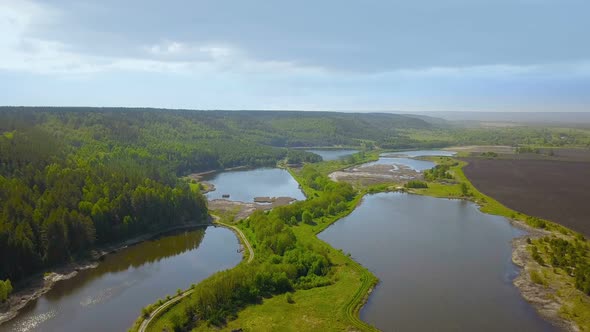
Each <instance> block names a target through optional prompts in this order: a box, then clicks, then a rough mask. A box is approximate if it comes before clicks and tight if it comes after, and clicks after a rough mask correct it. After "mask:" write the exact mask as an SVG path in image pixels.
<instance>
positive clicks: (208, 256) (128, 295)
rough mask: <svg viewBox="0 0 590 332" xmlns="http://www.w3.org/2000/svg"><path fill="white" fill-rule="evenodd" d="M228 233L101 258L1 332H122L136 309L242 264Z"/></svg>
mask: <svg viewBox="0 0 590 332" xmlns="http://www.w3.org/2000/svg"><path fill="white" fill-rule="evenodd" d="M238 248H239V246H238V241H237V238H236V237H235V235H234V234H233V233H232V232H231V231H230V230H227V229H224V228H216V227H208V228H207V229H198V230H193V231H187V232H181V233H177V234H172V235H168V236H164V237H161V238H158V239H154V240H151V241H146V242H143V243H140V244H138V245H135V246H132V247H129V248H126V249H124V250H121V251H120V252H117V253H114V254H111V255H108V256H106V258H105V259H104V261H103V262H101V263H100V264H99V265H98V267H97V268H95V269H89V270H84V271H81V272H80V273H79V274H78V275H77V276H75V277H74V278H72V279H68V280H64V281H60V282H58V283H56V285H55V287H54V288H53V289H51V290H50V291H49V292H48V293H46V294H45V295H44V296H42V297H41V298H39V299H38V300H37V301H34V302H32V303H30V304H29V305H27V306H26V307H25V308H24V309H23V310H22V311H21V313H20V314H19V315H18V316H17V317H16V318H15V319H13V320H11V321H9V322H7V323H5V324H3V325H0V331H32V330H41V331H124V330H127V329H128V328H129V327H130V326H131V324H132V323H133V321H134V320H135V319H136V318H137V317H138V316H139V314H140V311H141V308H142V307H144V306H145V305H147V304H150V303H153V302H155V301H156V300H157V299H158V298H162V297H165V296H166V295H167V294H174V293H175V292H176V289H177V288H183V289H184V288H187V287H189V286H190V285H191V284H192V283H196V282H199V281H200V280H202V279H204V278H206V277H208V276H209V275H211V274H213V273H215V272H216V271H219V270H222V269H227V268H231V267H233V266H235V265H236V264H237V263H239V262H240V260H241V254H240V253H239V252H238V250H237V249H238Z"/></svg>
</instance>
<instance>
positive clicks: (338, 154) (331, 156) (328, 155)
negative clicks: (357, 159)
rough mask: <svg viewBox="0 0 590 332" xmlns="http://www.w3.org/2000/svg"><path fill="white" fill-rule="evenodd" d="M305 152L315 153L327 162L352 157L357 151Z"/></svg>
mask: <svg viewBox="0 0 590 332" xmlns="http://www.w3.org/2000/svg"><path fill="white" fill-rule="evenodd" d="M305 151H307V152H311V153H315V154H317V155H319V156H320V157H322V158H323V159H324V160H325V161H327V160H338V159H342V158H344V157H346V156H350V155H353V154H355V153H357V152H359V151H358V150H350V149H330V150H305Z"/></svg>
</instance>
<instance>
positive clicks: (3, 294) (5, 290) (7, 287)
mask: <svg viewBox="0 0 590 332" xmlns="http://www.w3.org/2000/svg"><path fill="white" fill-rule="evenodd" d="M10 293H12V283H11V282H10V280H8V279H6V280H4V281H2V280H0V303H2V302H5V301H6V300H8V297H9V296H10Z"/></svg>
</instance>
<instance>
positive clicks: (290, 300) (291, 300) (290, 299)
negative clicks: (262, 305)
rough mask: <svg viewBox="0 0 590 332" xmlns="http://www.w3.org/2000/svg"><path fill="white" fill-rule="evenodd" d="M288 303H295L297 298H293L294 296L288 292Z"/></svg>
mask: <svg viewBox="0 0 590 332" xmlns="http://www.w3.org/2000/svg"><path fill="white" fill-rule="evenodd" d="M287 303H290V304H293V303H295V300H293V296H291V293H288V294H287Z"/></svg>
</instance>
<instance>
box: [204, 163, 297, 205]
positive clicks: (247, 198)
mask: <svg viewBox="0 0 590 332" xmlns="http://www.w3.org/2000/svg"><path fill="white" fill-rule="evenodd" d="M204 180H205V181H207V182H210V183H213V185H215V191H212V192H209V193H207V198H209V199H216V198H222V195H225V194H229V195H230V197H229V199H231V200H232V201H241V202H252V201H254V197H258V196H269V197H280V196H284V197H292V198H295V199H298V200H304V199H305V196H304V195H303V192H302V191H301V189H299V184H298V183H297V181H295V179H293V177H292V176H291V174H289V172H287V171H286V170H284V169H280V168H257V169H251V170H236V171H228V172H220V173H216V174H213V175H211V176H208V177H205V178H204Z"/></svg>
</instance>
